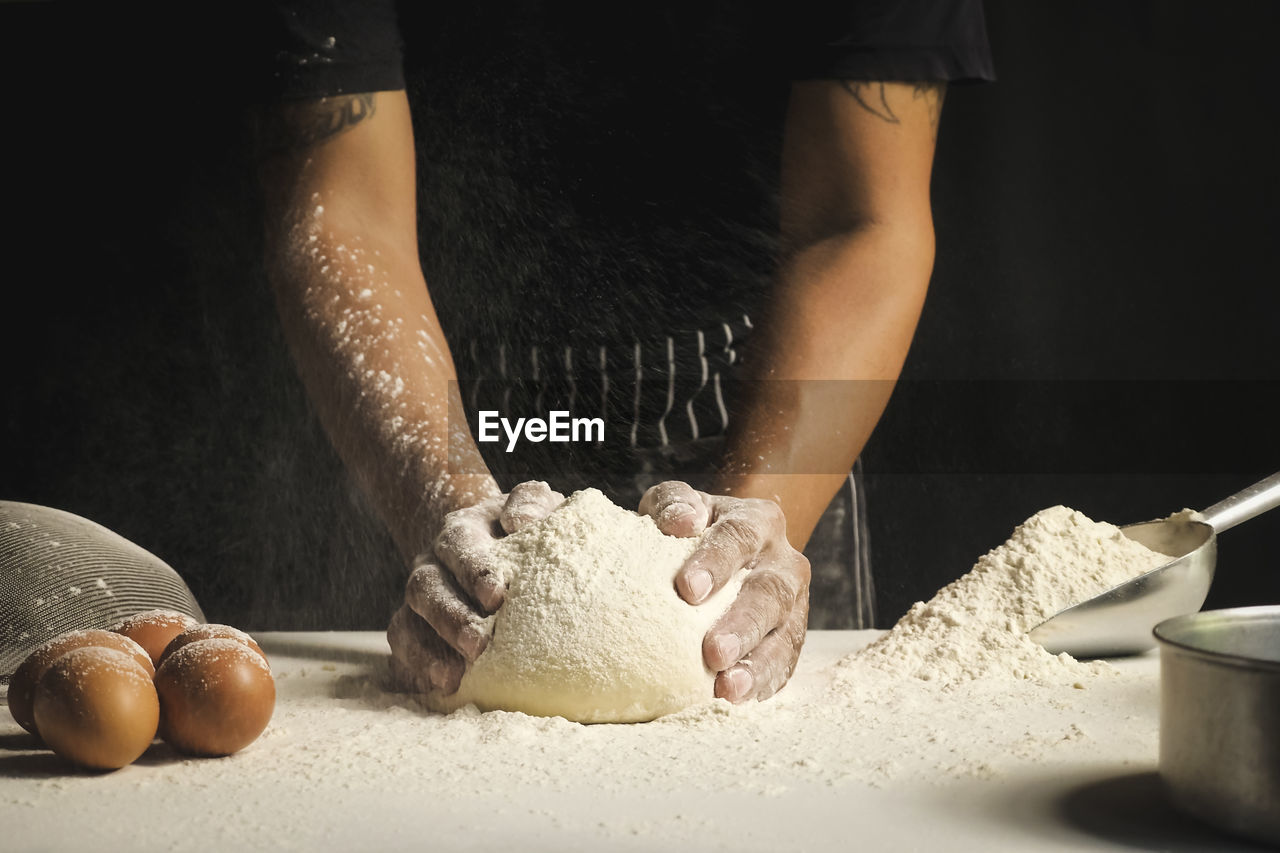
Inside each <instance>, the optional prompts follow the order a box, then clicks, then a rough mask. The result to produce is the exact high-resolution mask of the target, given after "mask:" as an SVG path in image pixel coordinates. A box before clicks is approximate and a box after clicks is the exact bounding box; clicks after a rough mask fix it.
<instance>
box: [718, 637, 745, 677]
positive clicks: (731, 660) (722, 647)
mask: <svg viewBox="0 0 1280 853" xmlns="http://www.w3.org/2000/svg"><path fill="white" fill-rule="evenodd" d="M711 647H712V650H713V651H714V652H715V654H716V658H717V661H716V663H718V666H716V669H727V668H728V667H731V666H733V665H734V664H735V663H737V662H738V658H740V657H742V641H741V640H740V639H738V635H737V634H721V635H720V636H718V637H716V638H715V639H713V640H712V641H711ZM713 665H715V664H713Z"/></svg>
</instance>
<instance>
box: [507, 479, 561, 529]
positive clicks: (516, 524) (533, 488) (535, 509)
mask: <svg viewBox="0 0 1280 853" xmlns="http://www.w3.org/2000/svg"><path fill="white" fill-rule="evenodd" d="M562 503H564V495H562V494H560V493H559V492H557V491H555V490H554V489H552V488H551V487H550V486H548V485H547V484H546V483H544V482H542V481H541V480H531V481H530V482H527V483H520V484H519V485H518V486H515V487H514V488H513V489H512V490H511V493H510V494H509V495H507V502H506V505H505V506H503V508H502V516H501V518H500V519H499V521H500V523H501V524H502V529H503V531H504V532H506V533H515V532H516V531H517V530H519V529H520V528H522V527H524V526H526V525H528V524H532V523H533V522H535V521H541V520H542V519H544V518H546V517H547V514H548V513H550V512H551V510H553V509H555V508H556V507H558V506H560V504H562Z"/></svg>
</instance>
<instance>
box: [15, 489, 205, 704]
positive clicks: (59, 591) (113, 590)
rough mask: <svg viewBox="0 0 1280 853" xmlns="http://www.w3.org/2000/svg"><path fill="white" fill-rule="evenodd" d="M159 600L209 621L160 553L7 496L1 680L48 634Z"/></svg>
mask: <svg viewBox="0 0 1280 853" xmlns="http://www.w3.org/2000/svg"><path fill="white" fill-rule="evenodd" d="M153 608H165V609H168V610H177V611H179V612H182V613H186V614H188V615H189V616H193V617H195V618H196V619H198V620H200V621H201V622H203V621H204V614H203V613H202V612H201V610H200V605H199V604H197V603H196V600H195V597H194V596H193V595H192V594H191V590H190V589H188V588H187V585H186V583H184V582H183V580H182V578H181V577H179V576H178V573H177V572H175V571H174V570H173V569H172V568H170V567H169V566H168V564H166V563H165V562H164V561H163V560H161V559H160V558H159V557H157V556H155V555H154V554H151V553H149V552H148V551H145V550H143V549H142V548H140V547H138V546H137V545H135V544H133V543H132V542H130V541H129V540H128V539H125V538H124V537H123V536H120V535H119V534H116V533H113V532H111V531H110V530H108V529H107V528H105V527H103V526H102V525H100V524H95V523H94V522H92V521H89V520H88V519H86V518H81V517H80V516H78V515H73V514H71V513H69V512H63V511H62V510H57V509H51V508H50V507H45V506H36V505H34V504H23V503H13V502H9V501H0V680H3V681H7V680H8V677H9V675H11V674H12V673H13V671H14V670H15V669H17V668H18V665H19V664H20V663H22V661H23V659H24V658H25V657H26V656H27V655H28V654H29V653H30V652H31V650H32V649H34V648H35V647H36V646H38V645H40V644H41V643H43V642H44V641H45V640H48V639H50V638H52V637H56V636H58V635H59V634H63V633H66V632H67V631H75V630H79V629H83V628H105V627H107V626H108V625H111V624H113V623H115V622H118V621H120V620H121V619H123V618H124V617H126V616H131V615H132V614H134V613H137V612H138V611H140V610H151V609H153Z"/></svg>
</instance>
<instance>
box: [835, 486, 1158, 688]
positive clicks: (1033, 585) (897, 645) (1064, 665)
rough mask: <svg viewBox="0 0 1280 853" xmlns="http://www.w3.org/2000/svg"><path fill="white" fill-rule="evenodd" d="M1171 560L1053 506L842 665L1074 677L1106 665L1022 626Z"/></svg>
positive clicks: (927, 675)
mask: <svg viewBox="0 0 1280 853" xmlns="http://www.w3.org/2000/svg"><path fill="white" fill-rule="evenodd" d="M1168 560H1169V557H1167V556H1165V555H1164V554H1160V553H1157V552H1155V551H1152V550H1150V549H1148V548H1147V547H1146V546H1144V545H1141V544H1139V543H1137V542H1135V541H1133V540H1132V539H1129V538H1128V537H1126V536H1125V535H1124V534H1123V533H1122V532H1121V530H1120V528H1118V527H1116V526H1115V525H1114V524H1108V523H1106V522H1098V521H1092V520H1090V519H1089V518H1088V517H1087V516H1085V515H1084V513H1081V512H1077V511H1076V510H1073V509H1069V508H1067V507H1065V506H1054V507H1049V508H1048V509H1044V510H1041V511H1040V512H1038V513H1036V514H1035V515H1033V516H1031V518H1029V519H1027V520H1026V521H1025V522H1023V523H1022V524H1021V525H1019V526H1018V528H1017V529H1016V530H1014V531H1013V535H1011V536H1010V537H1009V540H1008V541H1007V542H1005V543H1004V544H1003V545H1001V546H1000V547H998V548H996V549H994V550H992V551H990V552H988V553H987V554H985V555H984V556H982V557H981V558H979V560H978V562H977V564H976V565H974V567H973V568H972V569H971V570H970V571H969V573H968V574H966V575H964V576H963V577H961V578H960V579H959V580H957V581H955V582H953V583H951V584H949V585H947V586H945V587H943V588H942V589H941V590H939V591H938V593H937V594H936V595H935V596H934V597H933V598H931V599H930V600H929V601H927V602H917V603H916V604H915V605H914V606H913V607H912V608H911V609H910V610H909V611H908V612H907V614H906V615H905V616H903V617H902V619H900V620H899V621H898V623H897V624H896V625H895V626H894V627H893V629H892V630H891V631H889V632H888V633H887V634H885V635H884V636H882V637H880V638H879V639H878V640H876V641H875V642H874V643H872V644H871V645H870V646H868V647H867V648H865V649H863V650H862V651H860V652H859V653H857V654H856V655H854V656H852V657H851V658H850V659H849V660H847V661H845V662H844V663H843V664H842V666H843V667H844V668H846V669H847V670H849V672H847V673H845V675H846V676H849V677H855V676H856V677H866V676H868V675H870V673H868V672H867V670H878V671H879V672H880V673H882V674H884V675H887V676H889V677H892V678H902V677H914V678H917V679H921V680H924V681H932V682H937V683H939V684H940V685H943V686H946V685H953V684H956V683H958V682H963V681H968V680H972V679H977V678H984V677H1002V678H1005V679H1008V678H1014V679H1032V680H1036V681H1046V682H1055V681H1056V682H1063V681H1065V682H1067V683H1070V682H1071V681H1073V680H1074V679H1077V678H1080V677H1083V676H1085V675H1087V674H1090V673H1096V672H1098V671H1100V670H1101V669H1103V668H1105V666H1106V665H1105V664H1102V663H1081V662H1079V661H1076V660H1075V659H1074V658H1072V657H1071V656H1070V655H1066V654H1061V655H1056V656H1055V655H1051V654H1049V653H1048V652H1047V651H1045V650H1044V649H1043V648H1042V647H1041V646H1040V645H1039V644H1037V643H1035V642H1034V641H1032V640H1031V639H1030V638H1029V637H1028V636H1027V632H1028V631H1030V630H1031V629H1032V628H1035V627H1036V626H1037V625H1039V624H1040V623H1041V622H1043V621H1044V620H1045V619H1047V618H1049V617H1050V616H1052V615H1053V614H1055V613H1057V612H1058V611H1060V610H1063V609H1065V608H1067V607H1070V606H1072V605H1074V604H1078V603H1080V602H1081V601H1084V600H1086V599H1088V598H1092V597H1093V596H1095V595H1097V594H1099V593H1101V592H1104V591H1106V590H1108V589H1110V588H1111V587H1113V586H1115V585H1117V584H1119V583H1123V582H1124V581H1126V580H1129V579H1130V578H1132V577H1135V576H1137V575H1139V574H1142V573H1144V572H1147V571H1150V570H1151V569H1154V568H1157V567H1159V566H1161V565H1163V564H1164V563H1166V562H1168ZM859 673H860V674H859Z"/></svg>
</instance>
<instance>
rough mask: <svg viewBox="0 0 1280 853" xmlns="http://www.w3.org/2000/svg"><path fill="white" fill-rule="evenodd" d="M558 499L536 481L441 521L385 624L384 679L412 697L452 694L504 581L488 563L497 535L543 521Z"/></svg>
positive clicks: (484, 639)
mask: <svg viewBox="0 0 1280 853" xmlns="http://www.w3.org/2000/svg"><path fill="white" fill-rule="evenodd" d="M563 501H564V495H562V494H560V493H559V492H556V491H552V489H551V487H550V486H548V485H547V484H546V483H543V482H529V483H521V484H520V485H518V486H516V487H515V488H513V489H512V490H511V493H510V494H507V495H498V496H497V497H493V498H489V499H488V500H484V501H481V502H480V503H478V504H476V505H475V506H471V507H467V508H465V509H460V510H456V511H454V512H451V513H449V514H448V515H447V516H445V519H444V527H443V529H442V530H441V532H440V535H439V537H437V538H436V541H435V547H434V548H433V549H432V551H430V552H428V553H425V554H421V555H419V556H418V558H417V559H416V560H414V568H413V572H412V574H410V575H409V581H408V583H406V584H405V591H404V604H403V605H402V606H401V608H400V609H399V610H398V611H397V612H396V614H395V616H393V617H392V619H391V625H390V626H389V627H388V628H387V642H388V643H390V645H391V667H392V675H393V676H394V677H395V680H396V681H397V683H399V684H402V685H404V686H405V687H408V688H410V689H413V690H416V691H418V692H426V691H427V690H430V689H435V690H441V691H443V692H445V693H454V692H456V691H457V689H458V685H459V684H460V683H461V681H462V674H463V672H464V671H465V670H466V665H467V663H470V662H472V661H474V660H475V659H476V658H478V657H479V656H480V653H481V652H483V651H484V650H485V648H486V647H487V646H488V645H489V638H490V637H491V636H492V635H493V620H492V619H490V618H488V617H489V615H491V614H493V613H494V612H496V611H497V609H498V608H499V607H501V606H502V602H503V600H504V597H505V595H506V583H505V581H504V579H503V578H502V577H500V576H499V575H498V573H497V572H496V571H495V570H494V569H493V567H492V566H491V565H490V564H489V559H488V557H489V550H490V548H491V547H492V546H493V543H494V542H495V541H496V540H497V539H498V538H499V537H501V536H504V535H506V534H508V533H514V532H516V531H517V530H519V529H520V528H522V527H524V526H525V525H528V524H530V523H532V522H535V521H540V520H541V519H543V518H546V516H547V514H548V513H550V512H551V511H552V510H553V509H555V508H556V507H558V506H559V505H560V504H561V503H562V502H563Z"/></svg>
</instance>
